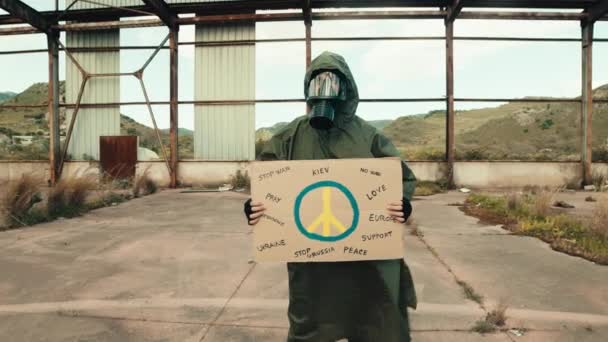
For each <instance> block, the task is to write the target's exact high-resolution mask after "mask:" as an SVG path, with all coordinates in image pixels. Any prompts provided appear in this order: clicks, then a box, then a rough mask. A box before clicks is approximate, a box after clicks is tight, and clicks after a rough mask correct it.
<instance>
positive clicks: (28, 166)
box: [0, 160, 608, 188]
mask: <svg viewBox="0 0 608 342" xmlns="http://www.w3.org/2000/svg"><path fill="white" fill-rule="evenodd" d="M248 165H249V162H248V161H199V160H192V161H180V163H179V168H178V180H179V182H180V183H181V184H182V185H184V186H205V185H207V186H209V185H212V186H213V185H218V184H223V183H228V182H230V179H231V178H232V177H233V176H234V174H236V172H237V171H238V170H241V171H242V172H246V171H247V166H248ZM408 165H409V166H410V168H411V169H412V171H413V172H414V174H415V175H416V178H417V179H418V180H421V181H439V180H441V179H444V178H445V173H446V163H445V162H437V161H410V162H408ZM64 172H65V175H66V176H67V177H75V176H78V175H83V174H94V175H98V174H99V163H98V162H96V161H71V162H67V163H66V164H65V168H64ZM144 172H147V173H148V175H149V176H150V177H151V178H152V179H154V180H155V181H156V182H157V183H158V184H159V185H160V186H163V187H165V186H168V185H169V172H168V170H167V166H166V165H165V163H164V161H142V162H139V163H138V164H137V169H136V175H141V174H143V173H144ZM28 173H29V174H32V175H35V176H37V177H40V179H41V180H43V181H44V182H46V180H47V179H48V174H49V165H48V162H47V161H44V160H41V161H0V183H3V182H7V181H9V180H14V179H18V178H19V177H21V175H22V174H28ZM593 173H594V174H605V175H608V163H595V164H593ZM581 178H582V175H581V171H580V163H578V162H526V161H461V162H456V163H455V164H454V180H455V182H456V184H457V185H458V186H466V187H471V188H511V187H513V188H515V187H523V186H526V185H536V186H549V187H560V186H565V185H568V184H576V183H578V182H580V181H581Z"/></svg>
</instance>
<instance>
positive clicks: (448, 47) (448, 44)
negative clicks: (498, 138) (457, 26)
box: [445, 20, 455, 189]
mask: <svg viewBox="0 0 608 342" xmlns="http://www.w3.org/2000/svg"><path fill="white" fill-rule="evenodd" d="M445 73H446V76H445V80H446V85H445V92H446V94H445V95H446V116H445V120H446V122H445V156H446V161H447V175H446V176H447V177H446V178H447V182H448V187H449V188H450V189H451V188H454V159H455V157H454V150H455V149H454V115H455V111H454V21H449V20H446V21H445Z"/></svg>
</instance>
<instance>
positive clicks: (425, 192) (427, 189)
mask: <svg viewBox="0 0 608 342" xmlns="http://www.w3.org/2000/svg"><path fill="white" fill-rule="evenodd" d="M442 192H445V188H444V187H443V186H442V184H440V183H437V182H430V181H419V182H416V191H415V192H414V196H431V195H435V194H440V193H442Z"/></svg>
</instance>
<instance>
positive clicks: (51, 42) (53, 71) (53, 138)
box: [47, 31, 61, 185]
mask: <svg viewBox="0 0 608 342" xmlns="http://www.w3.org/2000/svg"><path fill="white" fill-rule="evenodd" d="M58 39H59V32H57V31H51V32H49V33H48V34H47V45H48V50H47V51H48V58H49V86H48V100H47V104H48V113H49V114H48V115H49V118H48V124H49V171H50V173H49V181H50V184H51V185H55V184H56V183H57V181H58V180H59V174H58V170H59V167H58V166H59V160H60V158H61V146H60V145H61V138H60V136H59V116H60V115H59V44H58V43H57V40H58Z"/></svg>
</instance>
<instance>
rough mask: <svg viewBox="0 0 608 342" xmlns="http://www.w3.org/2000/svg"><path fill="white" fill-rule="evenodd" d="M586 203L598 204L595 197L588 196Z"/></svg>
mask: <svg viewBox="0 0 608 342" xmlns="http://www.w3.org/2000/svg"><path fill="white" fill-rule="evenodd" d="M585 202H597V200H596V199H595V198H594V197H593V196H587V197H585Z"/></svg>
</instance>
